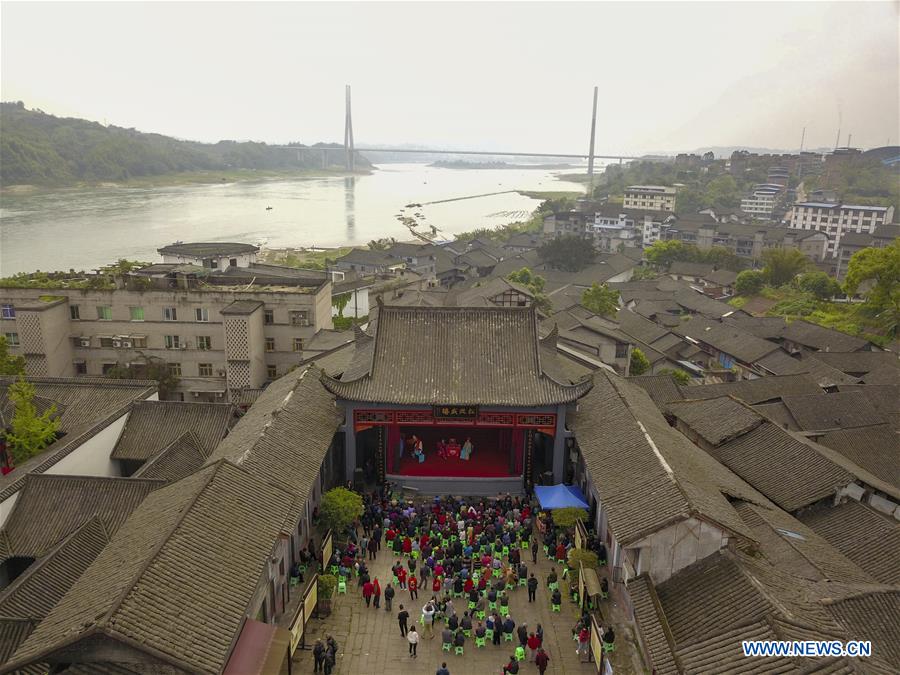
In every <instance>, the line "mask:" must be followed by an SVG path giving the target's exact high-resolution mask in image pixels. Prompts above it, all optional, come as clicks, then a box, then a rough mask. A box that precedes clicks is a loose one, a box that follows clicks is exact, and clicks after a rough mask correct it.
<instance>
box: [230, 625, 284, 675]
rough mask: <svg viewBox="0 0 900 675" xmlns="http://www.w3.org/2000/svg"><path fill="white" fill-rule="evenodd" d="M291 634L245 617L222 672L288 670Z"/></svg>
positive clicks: (255, 674)
mask: <svg viewBox="0 0 900 675" xmlns="http://www.w3.org/2000/svg"><path fill="white" fill-rule="evenodd" d="M290 645H291V634H290V632H289V631H287V630H285V629H284V628H279V627H278V626H273V625H272V624H268V623H262V622H261V621H255V620H254V619H247V620H246V621H245V622H244V627H243V628H242V629H241V635H240V637H238V641H237V644H235V646H234V650H233V651H232V652H231V658H230V659H228V665H226V666H225V671H224V675H280V674H281V673H287V672H288V650H289V649H290Z"/></svg>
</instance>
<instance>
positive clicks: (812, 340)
mask: <svg viewBox="0 0 900 675" xmlns="http://www.w3.org/2000/svg"><path fill="white" fill-rule="evenodd" d="M782 337H783V338H784V339H786V340H790V341H791V342H796V343H797V344H801V345H803V346H804V347H809V348H810V349H814V350H817V351H823V352H855V351H857V350H860V349H863V348H864V347H865V346H866V345H868V344H869V343H868V342H867V341H866V340H863V339H861V338H858V337H854V336H852V335H847V333H842V332H840V331H837V330H833V329H831V328H824V327H822V326H817V325H816V324H814V323H809V322H808V321H803V320H802V319H798V320H797V321H792V322H791V323H789V324H788V326H787V328H785V329H784V332H783V333H782Z"/></svg>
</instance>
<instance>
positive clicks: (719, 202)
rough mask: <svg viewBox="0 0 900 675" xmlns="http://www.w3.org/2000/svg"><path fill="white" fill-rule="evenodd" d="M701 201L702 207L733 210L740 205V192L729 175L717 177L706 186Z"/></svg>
mask: <svg viewBox="0 0 900 675" xmlns="http://www.w3.org/2000/svg"><path fill="white" fill-rule="evenodd" d="M703 201H704V207H712V208H714V209H730V208H734V207H736V206H738V205H739V204H740V203H741V190H740V188H739V187H738V184H737V182H736V181H735V180H734V178H732V177H731V176H730V175H728V174H726V175H723V176H718V177H717V178H714V179H713V180H711V181H710V182H709V183H708V184H707V186H706V191H705V193H704V195H703Z"/></svg>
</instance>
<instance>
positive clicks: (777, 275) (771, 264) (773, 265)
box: [762, 248, 809, 286]
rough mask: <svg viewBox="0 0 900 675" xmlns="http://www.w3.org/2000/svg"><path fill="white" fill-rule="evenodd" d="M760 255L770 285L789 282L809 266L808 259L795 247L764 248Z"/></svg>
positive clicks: (780, 284)
mask: <svg viewBox="0 0 900 675" xmlns="http://www.w3.org/2000/svg"><path fill="white" fill-rule="evenodd" d="M762 257H763V262H764V263H765V267H764V268H763V273H764V274H765V275H766V280H767V281H768V282H769V284H770V285H772V286H782V285H784V284H787V283H790V282H791V281H793V280H794V277H796V276H797V275H798V274H801V273H802V272H804V271H806V269H807V268H808V267H809V259H808V258H807V257H806V256H805V255H803V254H802V253H801V252H800V251H798V250H797V249H795V248H770V249H766V250H765V251H763V255H762Z"/></svg>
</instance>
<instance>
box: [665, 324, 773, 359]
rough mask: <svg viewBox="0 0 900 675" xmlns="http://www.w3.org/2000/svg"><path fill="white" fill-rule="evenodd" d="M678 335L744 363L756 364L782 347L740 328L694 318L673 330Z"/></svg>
mask: <svg viewBox="0 0 900 675" xmlns="http://www.w3.org/2000/svg"><path fill="white" fill-rule="evenodd" d="M672 332H673V333H675V334H676V335H683V336H686V337H690V338H693V339H694V340H697V341H698V342H704V343H706V344H708V345H712V346H713V347H715V348H716V349H717V350H718V351H720V352H725V353H726V354H731V355H732V356H734V357H736V358H738V359H740V360H741V361H743V362H744V363H755V362H756V361H758V360H760V359H761V358H763V357H764V356H765V355H766V354H771V353H772V352H774V351H779V350H780V347H779V346H778V345H776V344H773V343H772V342H769V341H768V340H763V339H761V338H758V337H756V336H755V335H752V334H750V333H746V332H744V331H742V330H741V329H739V328H735V327H734V326H729V325H727V324H724V323H721V322H719V321H710V320H709V319H704V318H702V317H693V318H692V319H690V320H689V321H686V322H685V323H682V324H679V325H678V326H675V327H674V328H673V329H672Z"/></svg>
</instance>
